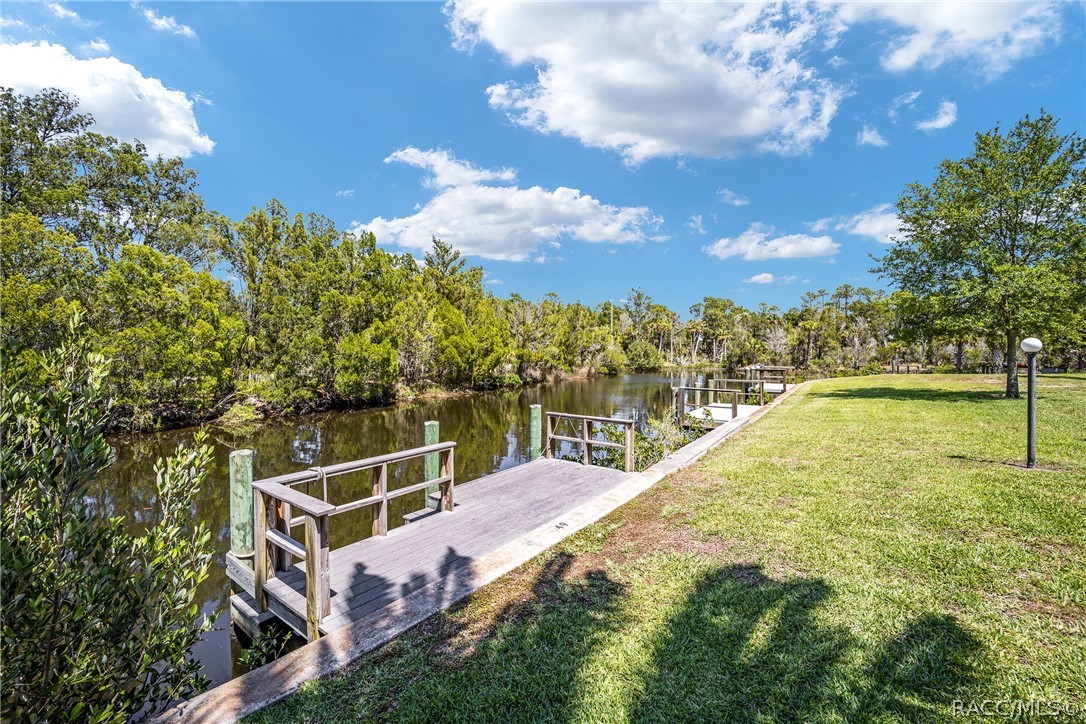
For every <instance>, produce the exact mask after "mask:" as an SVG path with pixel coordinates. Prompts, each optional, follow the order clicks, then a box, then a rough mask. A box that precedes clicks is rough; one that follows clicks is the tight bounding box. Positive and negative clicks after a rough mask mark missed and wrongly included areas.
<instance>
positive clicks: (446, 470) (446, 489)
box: [440, 448, 455, 512]
mask: <svg viewBox="0 0 1086 724" xmlns="http://www.w3.org/2000/svg"><path fill="white" fill-rule="evenodd" d="M454 469H455V459H454V457H453V448H449V449H448V450H443V451H442V452H441V477H443V478H444V477H448V479H449V481H448V482H446V483H442V485H441V487H442V490H441V508H440V509H441V510H442V511H445V512H451V511H452V509H453V477H454V472H453V471H454Z"/></svg>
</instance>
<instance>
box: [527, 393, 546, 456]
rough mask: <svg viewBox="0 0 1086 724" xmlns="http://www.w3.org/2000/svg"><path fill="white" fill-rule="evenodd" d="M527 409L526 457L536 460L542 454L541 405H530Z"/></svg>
mask: <svg viewBox="0 0 1086 724" xmlns="http://www.w3.org/2000/svg"><path fill="white" fill-rule="evenodd" d="M528 410H529V413H528V459H529V460H538V459H539V456H540V455H542V454H543V406H542V405H531V406H530V407H529V408H528Z"/></svg>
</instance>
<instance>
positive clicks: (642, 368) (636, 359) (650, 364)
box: [626, 340, 663, 372]
mask: <svg viewBox="0 0 1086 724" xmlns="http://www.w3.org/2000/svg"><path fill="white" fill-rule="evenodd" d="M626 361H627V362H628V363H629V365H630V368H631V369H633V370H636V371H638V372H646V371H651V370H658V369H660V366H661V365H662V364H663V360H662V359H661V358H660V351H659V350H658V349H656V346H655V345H653V344H651V343H649V342H643V341H641V340H638V341H636V342H633V343H631V344H630V346H629V347H627V348H626Z"/></svg>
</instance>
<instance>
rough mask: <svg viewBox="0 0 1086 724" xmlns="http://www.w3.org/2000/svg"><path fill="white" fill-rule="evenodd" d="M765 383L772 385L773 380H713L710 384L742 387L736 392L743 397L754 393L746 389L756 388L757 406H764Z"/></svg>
mask: <svg viewBox="0 0 1086 724" xmlns="http://www.w3.org/2000/svg"><path fill="white" fill-rule="evenodd" d="M766 382H769V383H772V382H773V380H740V379H715V380H711V381H710V384H712V385H716V384H718V383H723V384H738V385H744V387H743V389H742V390H736V392H739V393H740V394H743V395H753V394H754V391H753V390H751V389H748V388H751V387H757V388H758V404H759V405H764V404H765V385H766ZM785 385H786V387H787V383H785ZM723 389H725V390H726V389H728V388H727V387H725V388H723Z"/></svg>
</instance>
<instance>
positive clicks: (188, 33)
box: [132, 3, 196, 38]
mask: <svg viewBox="0 0 1086 724" xmlns="http://www.w3.org/2000/svg"><path fill="white" fill-rule="evenodd" d="M132 7H134V8H136V9H137V10H139V11H140V12H142V13H143V19H144V20H146V21H147V24H148V25H150V26H151V27H152V28H154V29H155V30H158V31H159V32H163V33H173V34H174V35H180V36H182V37H185V38H195V37H196V31H195V30H193V29H192V28H190V27H189V26H188V25H185V24H183V23H179V22H177V20H176V19H175V18H174V17H173V16H172V15H159V14H158V13H156V12H155V11H154V10H152V9H151V8H141V7H139V4H138V3H132Z"/></svg>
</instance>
